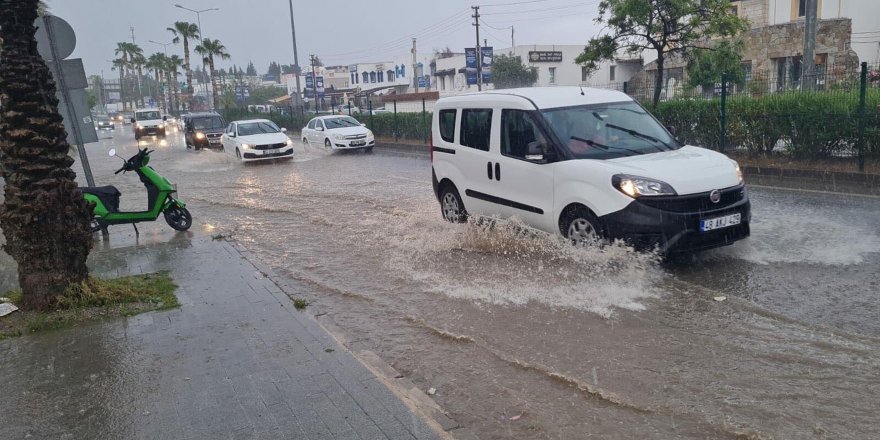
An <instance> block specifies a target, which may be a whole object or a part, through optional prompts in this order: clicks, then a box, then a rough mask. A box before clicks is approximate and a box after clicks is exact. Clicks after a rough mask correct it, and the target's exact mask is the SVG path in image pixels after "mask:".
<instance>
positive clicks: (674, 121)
mask: <svg viewBox="0 0 880 440" xmlns="http://www.w3.org/2000/svg"><path fill="white" fill-rule="evenodd" d="M858 102H859V96H858V90H855V91H852V90H850V91H844V92H803V91H792V92H787V93H781V94H770V95H766V96H763V97H753V96H748V95H736V96H731V97H730V98H728V100H727V145H728V146H737V147H743V148H746V149H747V150H748V152H749V154H751V155H758V154H768V153H771V152H773V150H774V148H775V147H776V146H777V145H780V142H781V145H782V146H783V147H784V149H785V151H787V152H788V153H789V154H791V155H792V156H793V157H797V158H802V159H817V158H827V157H832V156H843V155H856V154H857V153H858V152H857V151H856V146H857V141H858V121H859V118H858ZM720 105H721V102H720V99H719V98H715V99H709V100H703V99H674V100H669V101H665V102H661V103H659V104H658V105H657V106H656V107H654V108H652V109H651V110H652V112H653V113H654V114H655V115H656V116H657V118H658V119H659V120H660V121H661V122H662V123H663V124H665V125H666V126H669V127H675V129H676V131H677V133H676V134H677V136H678V138H679V139H680V140H681V141H682V142H685V143H687V144H692V145H699V146H702V147H706V148H712V149H718V147H719V135H720V127H721V119H720V116H721V108H720ZM865 127H866V133H865V147H866V153H867V154H868V155H873V156H880V129H878V128H877V127H880V89H877V88H871V89H869V90H868V93H867V97H866V105H865Z"/></svg>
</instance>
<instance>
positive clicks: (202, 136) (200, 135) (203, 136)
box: [196, 131, 205, 139]
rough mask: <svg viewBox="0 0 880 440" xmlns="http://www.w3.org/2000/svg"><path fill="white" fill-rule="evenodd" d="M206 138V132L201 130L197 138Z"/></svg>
mask: <svg viewBox="0 0 880 440" xmlns="http://www.w3.org/2000/svg"><path fill="white" fill-rule="evenodd" d="M204 138H205V133H202V132H201V131H199V132H197V133H196V139H204Z"/></svg>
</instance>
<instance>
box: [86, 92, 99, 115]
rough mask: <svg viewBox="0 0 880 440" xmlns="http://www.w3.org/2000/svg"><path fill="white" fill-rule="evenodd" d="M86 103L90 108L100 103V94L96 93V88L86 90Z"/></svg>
mask: <svg viewBox="0 0 880 440" xmlns="http://www.w3.org/2000/svg"><path fill="white" fill-rule="evenodd" d="M86 105H88V106H89V109H90V110H91V109H94V108H95V106H97V105H98V95H96V94H95V91H94V90H86Z"/></svg>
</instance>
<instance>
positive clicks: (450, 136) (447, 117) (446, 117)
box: [440, 109, 457, 142]
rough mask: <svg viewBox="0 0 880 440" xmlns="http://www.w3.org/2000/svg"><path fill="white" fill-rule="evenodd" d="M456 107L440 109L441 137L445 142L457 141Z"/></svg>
mask: <svg viewBox="0 0 880 440" xmlns="http://www.w3.org/2000/svg"><path fill="white" fill-rule="evenodd" d="M456 111H457V110H455V109H449V110H440V137H441V138H443V140H444V141H445V142H454V141H455V112H456Z"/></svg>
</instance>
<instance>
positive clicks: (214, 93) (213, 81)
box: [208, 56, 217, 110]
mask: <svg viewBox="0 0 880 440" xmlns="http://www.w3.org/2000/svg"><path fill="white" fill-rule="evenodd" d="M208 66H209V67H210V68H211V98H213V99H212V100H211V105H212V106H213V107H214V108H213V109H212V110H217V71H216V70H214V57H213V56H211V57H208Z"/></svg>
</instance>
